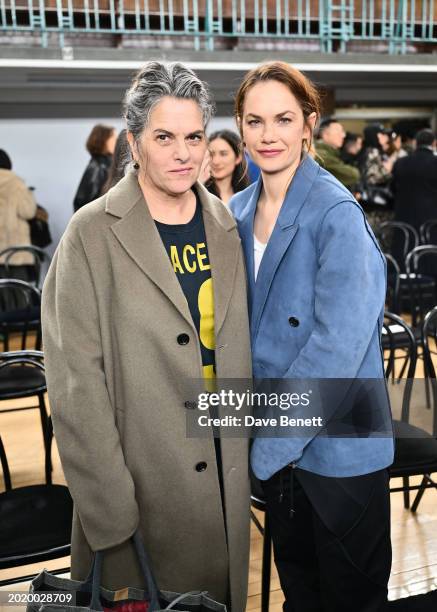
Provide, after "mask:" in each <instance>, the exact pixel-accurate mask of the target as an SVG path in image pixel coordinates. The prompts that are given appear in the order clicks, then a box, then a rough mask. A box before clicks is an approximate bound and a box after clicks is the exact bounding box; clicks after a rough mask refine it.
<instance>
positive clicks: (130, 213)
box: [106, 173, 240, 334]
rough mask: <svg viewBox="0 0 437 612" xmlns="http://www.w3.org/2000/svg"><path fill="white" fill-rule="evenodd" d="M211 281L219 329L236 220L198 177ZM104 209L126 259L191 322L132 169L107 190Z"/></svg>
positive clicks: (231, 272)
mask: <svg viewBox="0 0 437 612" xmlns="http://www.w3.org/2000/svg"><path fill="white" fill-rule="evenodd" d="M196 188H197V191H198V194H199V197H200V201H201V204H202V214H203V220H204V224H205V234H206V241H207V247H208V254H209V259H210V263H211V272H212V279H213V287H214V314H215V330H216V334H217V333H218V332H219V330H220V328H221V326H222V325H223V321H224V319H225V316H226V311H227V308H228V305H229V301H230V299H231V295H232V291H233V283H234V278H235V271H236V267H237V262H238V251H239V245H240V242H239V240H238V239H237V237H236V234H235V232H230V230H232V229H233V228H235V227H236V224H235V221H234V220H233V219H232V217H231V216H230V215H229V213H228V212H227V211H226V210H225V209H224V208H223V205H222V204H220V203H219V202H217V200H216V199H215V198H213V196H211V194H209V192H208V191H207V190H206V189H205V188H204V187H203V185H201V184H199V183H197V184H196ZM106 212H107V213H109V214H112V215H114V216H116V217H120V219H119V221H116V223H114V224H113V225H112V226H111V229H112V232H113V233H114V235H115V236H116V238H117V240H118V241H119V242H120V244H121V245H122V247H123V248H124V249H125V251H126V252H127V253H128V255H129V256H130V257H131V259H132V260H133V261H134V262H135V263H136V264H137V265H138V266H139V267H140V268H141V270H142V271H143V272H144V274H146V275H147V276H148V277H149V278H150V279H151V280H152V281H153V282H154V283H155V285H156V286H157V287H158V288H159V289H160V290H161V291H162V292H163V293H164V294H165V295H166V296H167V297H168V298H169V300H171V302H173V304H174V306H175V307H176V308H177V309H178V310H179V312H180V313H181V315H182V316H183V317H184V318H185V319H186V321H187V322H188V323H189V324H190V325H191V326H192V327H193V320H192V317H191V313H190V309H189V306H188V303H187V300H186V298H185V295H184V292H183V291H182V288H181V286H180V283H179V281H178V279H177V277H176V274H175V273H174V270H173V268H172V265H171V262H170V259H169V257H168V255H167V253H166V251H165V248H164V245H163V243H162V240H161V237H160V235H159V232H158V230H157V229H156V226H155V223H154V221H153V219H152V217H151V215H150V212H149V208H148V206H147V204H146V202H145V200H144V197H143V194H142V191H141V189H140V187H139V185H138V181H137V178H136V175H135V174H134V173H129V174H128V175H127V176H126V177H125V178H124V179H122V180H121V181H120V183H118V184H117V185H116V187H114V188H113V189H112V190H111V191H110V192H109V193H108V199H107V204H106Z"/></svg>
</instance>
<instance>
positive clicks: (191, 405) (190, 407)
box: [184, 401, 197, 410]
mask: <svg viewBox="0 0 437 612" xmlns="http://www.w3.org/2000/svg"><path fill="white" fill-rule="evenodd" d="M184 406H185V408H187V409H188V410H195V409H196V407H197V403H196V402H189V401H186V402H184Z"/></svg>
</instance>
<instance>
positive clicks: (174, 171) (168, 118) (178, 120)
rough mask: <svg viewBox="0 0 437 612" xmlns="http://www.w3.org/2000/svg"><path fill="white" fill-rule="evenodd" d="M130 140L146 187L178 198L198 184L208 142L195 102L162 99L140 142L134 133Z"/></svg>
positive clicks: (152, 114)
mask: <svg viewBox="0 0 437 612" xmlns="http://www.w3.org/2000/svg"><path fill="white" fill-rule="evenodd" d="M128 140H129V144H130V146H131V149H132V154H133V157H134V159H135V160H137V161H138V163H139V164H140V169H139V174H140V176H141V178H142V180H143V181H144V182H145V183H146V184H149V185H152V186H153V187H154V188H155V189H158V190H159V191H162V192H164V193H166V194H168V195H171V196H177V195H182V194H183V193H185V192H187V191H188V190H189V189H191V187H192V186H193V185H194V183H195V182H196V180H197V177H198V176H199V172H200V166H201V164H202V161H203V158H204V156H205V152H206V139H205V130H204V126H203V117H202V112H201V110H200V108H199V106H198V104H197V103H196V102H195V101H194V100H180V99H177V98H170V97H168V96H167V97H165V98H163V99H162V100H161V101H160V102H158V104H157V105H156V106H155V107H154V109H153V110H152V112H151V113H150V118H149V123H148V125H147V126H146V127H145V129H144V131H143V133H142V134H141V137H140V139H139V140H138V142H137V143H134V139H133V135H132V134H131V133H128Z"/></svg>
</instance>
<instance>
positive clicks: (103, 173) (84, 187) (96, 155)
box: [73, 124, 117, 212]
mask: <svg viewBox="0 0 437 612" xmlns="http://www.w3.org/2000/svg"><path fill="white" fill-rule="evenodd" d="M116 140H117V133H116V131H115V129H114V128H113V127H111V126H108V125H101V124H98V125H95V126H94V127H93V129H92V130H91V134H90V135H89V136H88V140H87V141H86V148H87V151H88V153H89V154H90V155H91V159H90V161H89V163H88V166H87V167H86V169H85V172H84V173H83V176H82V178H81V181H80V183H79V187H78V188H77V192H76V195H75V197H74V202H73V208H74V211H75V212H76V211H77V210H79V208H82V206H84V205H85V204H88V202H92V200H95V199H96V198H98V197H99V195H101V194H102V190H103V187H104V185H105V183H106V181H107V180H108V172H109V168H110V166H111V161H112V155H113V153H114V148H115V143H116Z"/></svg>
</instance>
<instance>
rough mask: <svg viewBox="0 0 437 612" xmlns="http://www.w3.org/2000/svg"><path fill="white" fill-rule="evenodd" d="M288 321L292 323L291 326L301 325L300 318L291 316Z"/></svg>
mask: <svg viewBox="0 0 437 612" xmlns="http://www.w3.org/2000/svg"><path fill="white" fill-rule="evenodd" d="M288 322H289V323H290V325H291V327H298V326H299V319H296V317H289V319H288Z"/></svg>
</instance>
